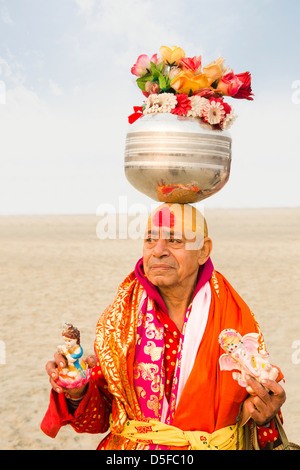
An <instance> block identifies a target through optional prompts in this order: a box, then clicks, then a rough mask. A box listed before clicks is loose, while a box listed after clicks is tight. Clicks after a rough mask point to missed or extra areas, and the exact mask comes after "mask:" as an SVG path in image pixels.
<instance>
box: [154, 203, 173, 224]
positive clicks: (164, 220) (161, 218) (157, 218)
mask: <svg viewBox="0 0 300 470" xmlns="http://www.w3.org/2000/svg"><path fill="white" fill-rule="evenodd" d="M152 222H153V225H154V226H156V227H167V228H172V227H174V225H175V223H176V221H175V216H174V214H173V212H171V211H170V209H169V208H168V206H164V207H162V208H161V209H160V210H159V211H157V212H156V213H155V214H154V216H153V217H152Z"/></svg>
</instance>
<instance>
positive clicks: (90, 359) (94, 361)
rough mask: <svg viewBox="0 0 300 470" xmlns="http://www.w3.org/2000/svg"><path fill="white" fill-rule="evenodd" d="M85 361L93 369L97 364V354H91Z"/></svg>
mask: <svg viewBox="0 0 300 470" xmlns="http://www.w3.org/2000/svg"><path fill="white" fill-rule="evenodd" d="M85 362H86V364H87V365H88V366H89V368H90V369H92V368H93V367H95V365H96V364H97V356H94V355H93V354H91V355H90V356H88V357H87V358H86V360H85Z"/></svg>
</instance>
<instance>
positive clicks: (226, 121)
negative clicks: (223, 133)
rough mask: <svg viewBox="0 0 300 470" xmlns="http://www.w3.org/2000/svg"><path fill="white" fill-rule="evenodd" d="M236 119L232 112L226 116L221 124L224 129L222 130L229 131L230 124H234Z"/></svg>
mask: <svg viewBox="0 0 300 470" xmlns="http://www.w3.org/2000/svg"><path fill="white" fill-rule="evenodd" d="M236 118H237V115H236V114H234V112H233V111H231V112H230V113H228V114H226V116H225V119H224V121H223V122H222V129H224V130H225V129H229V128H230V127H231V126H232V124H233V123H234V121H235V120H236Z"/></svg>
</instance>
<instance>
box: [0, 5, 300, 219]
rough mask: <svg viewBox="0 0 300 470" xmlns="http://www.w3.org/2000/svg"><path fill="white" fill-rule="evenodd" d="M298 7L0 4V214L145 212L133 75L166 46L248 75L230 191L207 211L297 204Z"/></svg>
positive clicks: (235, 131) (239, 103) (238, 105)
mask: <svg viewBox="0 0 300 470" xmlns="http://www.w3.org/2000/svg"><path fill="white" fill-rule="evenodd" d="M299 20H300V2H299V0H251V1H250V0H227V1H224V0H214V1H210V2H209V1H207V0H195V1H194V0H185V1H182V0H180V1H179V0H172V1H170V0H0V143H1V145H0V214H34V213H37V214H42V213H96V211H97V208H98V207H99V205H101V204H105V203H106V204H112V205H114V206H115V207H116V208H118V203H119V197H120V196H127V197H128V205H129V206H130V205H131V204H133V203H141V204H149V203H152V201H151V200H149V199H148V198H146V197H144V196H142V195H141V194H140V193H138V192H137V191H136V190H135V189H133V188H132V187H131V186H130V184H129V183H128V182H127V180H126V178H125V174H124V169H123V159H124V144H125V137H126V132H127V130H128V126H129V125H128V122H127V116H128V115H129V114H131V112H132V107H133V106H135V105H141V103H142V101H143V96H142V94H141V92H140V91H139V90H138V88H137V86H136V85H135V83H134V79H133V76H132V75H131V73H130V68H131V66H132V65H133V64H134V62H135V61H136V58H137V57H138V55H140V54H142V53H146V54H148V55H152V54H154V53H156V52H158V50H159V47H160V46H161V45H167V46H172V45H177V46H180V47H182V48H183V49H184V50H185V52H186V55H187V56H189V57H192V56H194V55H201V56H202V62H203V64H204V65H205V64H206V63H209V62H211V61H213V60H215V59H216V58H217V57H218V56H219V55H221V56H223V57H224V58H225V60H226V65H227V66H229V67H231V68H232V69H233V70H234V72H235V73H241V72H245V71H247V70H249V71H250V72H251V74H252V85H253V92H254V94H255V99H254V101H253V102H248V101H245V100H234V99H231V98H228V102H229V104H231V105H232V106H233V107H234V109H235V112H236V113H237V114H238V115H239V117H238V120H237V121H236V122H235V124H234V126H233V127H232V128H231V134H232V137H233V160H232V172H231V177H230V180H229V182H228V184H227V185H226V186H225V187H224V188H223V189H222V190H221V191H220V192H219V193H218V194H217V195H215V196H213V197H211V198H209V199H207V200H206V201H205V206H206V207H266V206H299V205H300V189H299V187H300V177H299V174H300V143H299V141H300V137H299V123H300V60H299V56H300V32H299V31H300V28H299Z"/></svg>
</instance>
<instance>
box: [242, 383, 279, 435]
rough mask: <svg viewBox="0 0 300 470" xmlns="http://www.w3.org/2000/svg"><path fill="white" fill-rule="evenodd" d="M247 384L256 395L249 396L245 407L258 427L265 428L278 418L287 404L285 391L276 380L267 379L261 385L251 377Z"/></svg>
mask: <svg viewBox="0 0 300 470" xmlns="http://www.w3.org/2000/svg"><path fill="white" fill-rule="evenodd" d="M247 383H248V385H249V386H250V387H251V388H252V390H253V391H254V393H255V395H251V396H249V398H247V399H246V400H245V402H244V406H245V407H246V408H247V410H248V411H249V413H250V415H251V418H253V420H254V421H255V423H256V424H257V425H258V426H265V425H266V424H268V423H269V422H270V421H271V420H272V419H273V418H274V417H275V416H276V414H277V413H278V412H279V410H280V408H281V406H282V405H283V403H284V402H285V398H286V396H285V391H284V389H283V388H282V386H281V385H280V384H279V383H277V382H275V381H274V380H268V379H265V380H263V381H262V383H259V382H258V381H257V380H256V379H254V378H253V377H250V376H249V377H247Z"/></svg>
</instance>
